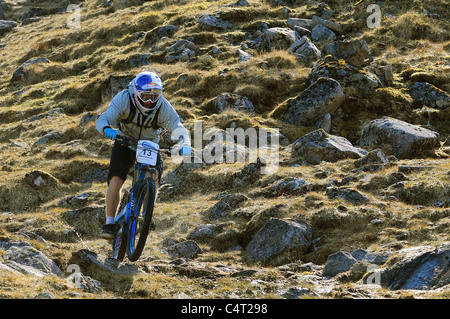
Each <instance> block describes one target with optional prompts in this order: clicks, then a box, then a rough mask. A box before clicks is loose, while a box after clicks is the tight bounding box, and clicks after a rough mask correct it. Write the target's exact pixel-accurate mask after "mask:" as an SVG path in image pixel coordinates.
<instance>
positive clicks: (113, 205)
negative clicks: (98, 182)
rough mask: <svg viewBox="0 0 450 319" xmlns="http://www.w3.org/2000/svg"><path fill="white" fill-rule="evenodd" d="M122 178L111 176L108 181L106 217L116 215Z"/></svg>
mask: <svg viewBox="0 0 450 319" xmlns="http://www.w3.org/2000/svg"><path fill="white" fill-rule="evenodd" d="M122 185H123V180H122V179H121V178H120V177H117V176H113V177H112V178H111V180H110V181H109V185H108V189H107V190H106V217H107V218H108V217H112V218H114V217H115V216H116V212H117V207H118V206H119V203H120V195H121V194H120V190H121V189H122Z"/></svg>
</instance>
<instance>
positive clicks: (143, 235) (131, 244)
mask: <svg viewBox="0 0 450 319" xmlns="http://www.w3.org/2000/svg"><path fill="white" fill-rule="evenodd" d="M135 189H136V190H137V191H136V193H135V194H136V204H135V210H134V212H131V218H130V222H129V225H128V236H129V240H128V249H127V253H128V259H129V260H130V261H136V260H138V259H139V257H140V256H141V254H142V251H143V249H144V246H145V242H146V241H147V236H148V233H149V230H150V224H151V221H152V216H153V208H154V204H155V195H156V186H155V181H154V180H153V179H151V178H145V179H143V180H141V181H139V182H138V184H136V188H135Z"/></svg>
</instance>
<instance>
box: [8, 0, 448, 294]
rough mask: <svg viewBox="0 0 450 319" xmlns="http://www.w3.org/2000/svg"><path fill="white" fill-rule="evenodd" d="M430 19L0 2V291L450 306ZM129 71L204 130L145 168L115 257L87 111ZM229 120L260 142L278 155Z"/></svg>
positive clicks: (194, 129) (282, 2)
mask: <svg viewBox="0 0 450 319" xmlns="http://www.w3.org/2000/svg"><path fill="white" fill-rule="evenodd" d="M449 18H450V15H449V7H448V3H447V1H445V0H430V1H409V0H397V1H393V0H386V1H382V2H379V1H356V0H326V1H324V2H320V1H312V0H309V1H307V0H303V1H290V0H249V1H245V0H239V1H237V2H234V0H220V1H196V0H194V1H184V0H179V1H175V0H172V1H162V0H161V1H160V0H156V1H140V0H112V1H106V0H85V1H82V0H77V1H75V0H73V1H69V0H57V1H34V0H16V1H13V0H0V54H1V60H0V73H1V77H0V115H1V116H0V149H1V152H0V162H1V165H0V166H1V171H2V175H1V176H2V177H3V178H2V179H1V181H0V298H126V299H128V298H130V299H131V298H170V299H172V298H193V299H198V298H233V299H234V298H236V299H237V298H255V299H260V298H270V299H272V298H275V299H282V298H286V299H291V298H327V299H328V298H329V299H333V298H334V299H341V298H449V297H450V294H449V291H450V289H449V288H450V286H449V285H450V261H449V258H450V237H449V235H450V231H449V229H450V228H449V226H450V209H449V202H450V188H449V180H450V160H449V155H450V139H449V136H450V95H449V93H448V92H450V76H449V74H450V73H449V70H450V64H449V62H450V53H449V50H450V34H449V26H450V23H449V21H450V19H449ZM141 70H154V71H156V72H157V73H159V74H160V76H161V77H162V79H163V81H164V90H165V91H164V94H165V97H166V98H167V99H168V100H169V101H170V102H171V103H172V104H173V105H174V107H175V108H176V110H177V111H178V112H179V114H180V116H181V118H182V119H183V121H184V124H185V126H186V127H187V128H188V129H189V130H190V132H191V135H192V136H193V138H195V136H194V135H195V134H199V132H200V133H203V134H204V135H203V137H202V138H201V139H200V144H196V145H194V146H195V148H196V152H195V156H196V158H199V159H200V161H195V162H183V163H180V162H176V161H174V160H171V159H170V158H165V159H164V161H165V174H164V178H163V184H162V185H161V187H160V189H159V198H158V202H157V207H156V210H155V216H154V219H155V224H156V229H155V231H154V232H152V233H151V235H150V238H149V241H148V244H147V247H146V249H145V250H144V253H143V255H142V257H141V259H140V260H139V261H138V262H134V263H131V262H128V260H126V259H125V260H124V261H123V262H122V263H116V262H114V260H111V259H110V258H109V256H110V250H111V244H110V243H108V242H107V241H105V240H103V239H101V238H100V237H99V232H100V229H101V226H102V224H103V223H104V194H105V189H106V183H105V175H106V171H107V168H108V163H109V155H110V151H111V146H112V143H111V141H108V140H106V139H105V138H103V137H102V136H101V135H100V134H99V133H98V132H97V131H96V129H95V120H96V118H97V116H98V115H99V114H100V113H101V112H103V111H104V110H105V109H106V107H107V106H108V103H109V101H110V100H111V98H112V97H113V96H114V95H115V94H116V93H117V92H119V91H120V90H121V89H123V88H124V87H125V86H126V85H127V84H128V83H129V81H130V80H131V79H132V78H133V77H134V76H135V75H136V74H137V73H138V72H139V71H141ZM230 128H233V129H238V128H241V129H243V130H247V131H245V132H256V133H257V134H262V132H269V137H270V138H269V140H270V141H271V142H272V146H277V145H276V143H275V142H276V140H272V139H271V138H272V136H278V141H279V148H278V151H279V152H277V153H276V154H275V155H276V156H275V158H276V159H277V161H276V164H277V165H275V166H272V167H268V164H267V162H265V161H264V158H260V160H251V159H252V157H250V149H251V150H253V151H255V149H254V148H253V149H252V148H251V147H250V145H249V143H248V142H249V139H250V138H249V136H247V138H244V139H243V140H240V139H239V138H238V137H237V136H231V139H226V137H227V136H229V135H230V130H229V129H230ZM276 132H279V134H278V135H277V134H276ZM244 137H245V136H244ZM225 141H226V142H225ZM259 146H261V142H260V144H259ZM219 150H220V152H219ZM222 150H223V151H224V153H222ZM239 152H244V154H247V153H248V154H247V155H248V156H247V161H245V162H239V161H233V162H231V163H230V162H227V161H225V159H226V156H227V155H230V154H231V155H232V156H234V155H237V154H238V153H239ZM218 154H219V155H218ZM239 154H240V153H239ZM259 154H261V153H259ZM206 155H209V156H210V157H211V156H213V157H214V161H206V160H205V159H206V158H207V156H206ZM127 187H129V181H127Z"/></svg>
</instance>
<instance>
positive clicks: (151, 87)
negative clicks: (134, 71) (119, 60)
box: [133, 72, 163, 112]
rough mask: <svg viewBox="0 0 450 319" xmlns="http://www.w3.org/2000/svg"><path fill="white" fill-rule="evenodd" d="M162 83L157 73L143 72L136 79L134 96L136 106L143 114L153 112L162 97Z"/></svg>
mask: <svg viewBox="0 0 450 319" xmlns="http://www.w3.org/2000/svg"><path fill="white" fill-rule="evenodd" d="M162 89H163V86H162V81H161V78H160V77H159V76H158V75H157V74H156V73H155V72H141V73H139V74H138V75H137V76H136V78H135V79H134V83H133V95H134V102H135V103H136V106H137V107H139V108H140V109H141V111H143V112H148V111H153V110H154V109H155V107H156V102H157V101H158V99H159V98H160V97H161V95H162Z"/></svg>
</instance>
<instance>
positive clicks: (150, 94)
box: [137, 89, 161, 103]
mask: <svg viewBox="0 0 450 319" xmlns="http://www.w3.org/2000/svg"><path fill="white" fill-rule="evenodd" d="M137 94H138V97H139V99H140V100H141V101H142V102H144V103H148V102H152V103H155V102H156V101H157V100H158V98H159V96H160V95H161V90H158V89H150V90H146V91H138V92H137Z"/></svg>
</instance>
